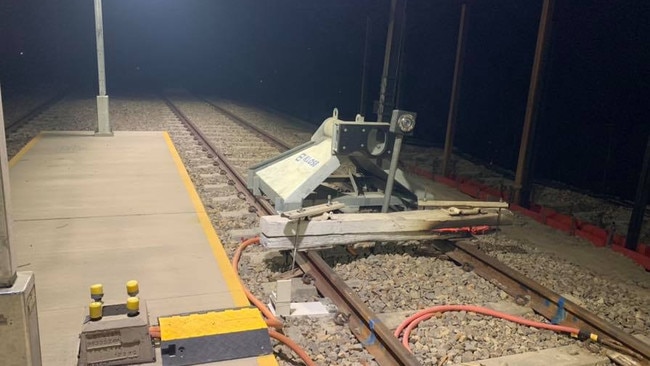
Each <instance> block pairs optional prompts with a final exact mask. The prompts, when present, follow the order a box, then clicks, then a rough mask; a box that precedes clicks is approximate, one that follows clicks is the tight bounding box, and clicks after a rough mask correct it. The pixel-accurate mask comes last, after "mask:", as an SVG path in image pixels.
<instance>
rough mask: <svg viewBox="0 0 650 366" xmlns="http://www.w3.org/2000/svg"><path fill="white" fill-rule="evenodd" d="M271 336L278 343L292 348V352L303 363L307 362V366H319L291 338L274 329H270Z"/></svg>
mask: <svg viewBox="0 0 650 366" xmlns="http://www.w3.org/2000/svg"><path fill="white" fill-rule="evenodd" d="M269 335H270V336H271V338H274V339H277V340H278V341H280V342H282V343H284V344H286V345H287V346H288V347H289V348H291V350H293V351H294V352H295V353H296V354H297V355H298V356H299V357H300V358H301V359H302V360H303V361H305V364H306V365H307V366H317V365H316V362H314V361H313V360H312V359H311V357H309V355H308V354H307V352H305V351H304V350H303V349H302V348H300V346H299V345H298V344H297V343H296V342H294V341H293V340H291V338H289V337H287V336H285V335H283V334H281V333H278V332H276V331H275V330H273V329H269Z"/></svg>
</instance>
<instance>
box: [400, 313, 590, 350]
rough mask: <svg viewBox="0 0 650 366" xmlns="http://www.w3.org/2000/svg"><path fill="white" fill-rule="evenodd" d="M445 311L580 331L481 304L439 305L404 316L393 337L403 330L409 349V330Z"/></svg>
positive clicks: (403, 339)
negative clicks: (404, 318)
mask: <svg viewBox="0 0 650 366" xmlns="http://www.w3.org/2000/svg"><path fill="white" fill-rule="evenodd" d="M447 311H467V312H472V313H478V314H483V315H489V316H493V317H496V318H501V319H505V320H509V321H511V322H515V323H518V324H522V325H527V326H529V327H535V328H542V329H548V330H553V331H556V332H561V333H569V334H571V335H572V336H574V337H575V336H577V335H578V334H579V333H580V329H578V328H573V327H567V326H563V325H555V324H548V323H542V322H538V321H534V320H529V319H526V318H522V317H519V316H514V315H510V314H506V313H502V312H500V311H496V310H492V309H488V308H484V307H482V306H474V305H440V306H434V307H430V308H428V309H424V310H420V311H418V312H417V313H415V314H413V315H411V316H410V317H408V318H406V320H404V321H403V322H402V323H401V324H400V325H399V326H398V327H397V329H395V333H394V335H395V337H397V338H399V336H400V334H401V333H402V331H403V332H404V334H403V338H402V344H403V345H404V347H406V348H407V349H408V350H409V351H410V350H411V348H410V347H409V335H410V334H411V331H412V330H413V329H414V328H415V327H417V325H418V324H419V323H420V322H422V321H424V320H427V319H429V318H431V317H432V316H434V315H435V314H438V313H444V312H447Z"/></svg>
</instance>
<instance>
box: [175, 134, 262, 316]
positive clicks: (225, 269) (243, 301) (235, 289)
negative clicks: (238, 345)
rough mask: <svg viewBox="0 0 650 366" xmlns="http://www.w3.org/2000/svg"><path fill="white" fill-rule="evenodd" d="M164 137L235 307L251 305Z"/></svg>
mask: <svg viewBox="0 0 650 366" xmlns="http://www.w3.org/2000/svg"><path fill="white" fill-rule="evenodd" d="M163 135H164V137H165V142H166V143H167V147H168V148H169V152H170V154H171V155H172V159H173V160H174V163H175V164H176V168H177V169H178V174H179V175H180V177H181V180H182V181H183V184H184V185H185V189H186V190H187V193H188V194H189V196H190V200H191V201H192V204H193V205H194V210H195V211H196V215H197V216H198V218H199V222H200V223H201V228H203V231H204V232H205V236H206V237H207V239H208V242H209V243H210V247H212V254H213V255H214V258H215V259H216V260H217V265H218V266H219V271H220V272H221V274H222V275H223V278H224V280H225V281H226V285H227V286H228V290H229V291H230V294H231V296H232V298H233V301H234V303H235V306H248V305H250V303H249V302H248V299H247V298H246V294H244V289H243V287H242V285H241V283H240V282H239V277H237V275H236V274H235V271H234V270H233V268H232V264H231V263H230V260H228V256H227V255H226V251H225V250H224V249H223V244H222V243H221V240H220V239H219V236H218V235H217V232H216V231H215V230H214V227H213V226H212V222H210V217H208V214H207V212H206V211H205V207H204V206H203V202H201V198H200V197H199V194H198V193H197V192H196V188H195V187H194V184H193V183H192V179H191V178H190V176H189V174H187V170H185V165H184V164H183V161H182V160H181V157H180V155H179V154H178V151H177V150H176V147H175V146H174V143H173V142H172V139H171V137H169V133H167V132H163Z"/></svg>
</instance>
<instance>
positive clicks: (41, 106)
mask: <svg viewBox="0 0 650 366" xmlns="http://www.w3.org/2000/svg"><path fill="white" fill-rule="evenodd" d="M69 91H70V90H69V89H65V90H63V91H61V92H59V93H57V94H56V95H54V96H53V97H51V98H49V99H47V100H46V101H45V102H43V103H41V104H39V105H38V106H37V107H36V108H34V109H32V110H31V111H29V112H27V113H26V114H24V115H23V116H22V117H19V118H18V119H16V120H15V121H13V122H11V123H9V124H7V125H5V132H8V133H11V132H14V131H15V130H17V129H18V128H19V127H20V126H22V125H24V124H25V123H27V122H29V121H30V120H32V119H34V118H36V117H37V116H38V115H40V114H41V113H43V112H45V111H46V110H47V109H48V108H50V107H51V106H53V105H54V104H56V103H58V102H59V101H60V100H61V99H63V98H65V96H66V95H67V94H68V92H69Z"/></svg>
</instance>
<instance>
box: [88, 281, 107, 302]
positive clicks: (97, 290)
mask: <svg viewBox="0 0 650 366" xmlns="http://www.w3.org/2000/svg"><path fill="white" fill-rule="evenodd" d="M103 296H104V285H102V284H101V283H96V284H94V285H92V286H90V297H91V298H92V299H93V300H101V299H102V297H103Z"/></svg>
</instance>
